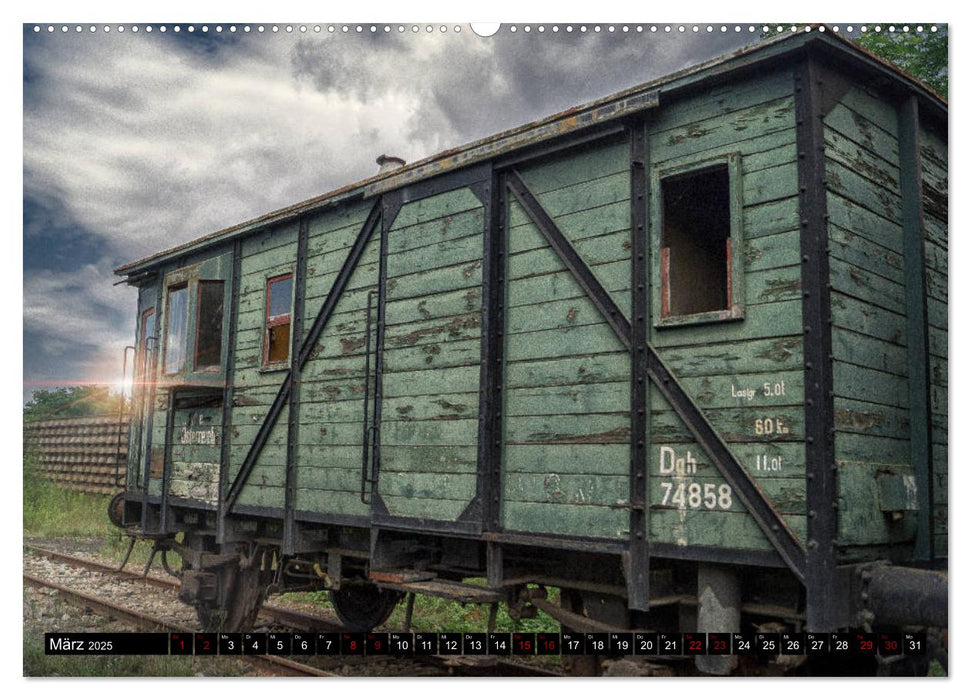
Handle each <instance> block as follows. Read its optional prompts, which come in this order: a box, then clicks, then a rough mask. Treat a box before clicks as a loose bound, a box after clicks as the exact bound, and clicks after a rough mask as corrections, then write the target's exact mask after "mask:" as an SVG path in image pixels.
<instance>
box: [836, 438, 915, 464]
mask: <svg viewBox="0 0 971 700" xmlns="http://www.w3.org/2000/svg"><path fill="white" fill-rule="evenodd" d="M834 441H835V444H836V462H837V464H840V465H842V464H849V463H854V462H865V463H869V464H881V465H888V464H898V465H905V464H910V440H899V439H896V438H889V437H883V436H880V435H857V434H854V433H845V432H837V433H836V435H835V437H834Z"/></svg>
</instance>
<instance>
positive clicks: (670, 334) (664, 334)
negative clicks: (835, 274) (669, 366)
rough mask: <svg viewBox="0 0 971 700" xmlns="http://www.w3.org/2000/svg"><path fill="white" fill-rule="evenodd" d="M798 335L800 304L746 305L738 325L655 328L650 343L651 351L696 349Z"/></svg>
mask: <svg viewBox="0 0 971 700" xmlns="http://www.w3.org/2000/svg"><path fill="white" fill-rule="evenodd" d="M801 334H802V303H801V300H796V299H792V300H789V301H780V302H773V303H769V304H746V306H745V319H744V320H743V321H740V322H732V323H717V324H705V325H697V326H672V327H667V328H655V329H653V330H652V332H651V342H652V343H653V344H654V345H655V347H671V346H674V345H689V344H693V343H697V344H699V345H703V344H707V343H717V342H721V341H727V340H743V339H744V340H754V339H756V338H773V337H781V336H791V335H801Z"/></svg>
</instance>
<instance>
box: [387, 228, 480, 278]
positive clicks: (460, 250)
mask: <svg viewBox="0 0 971 700" xmlns="http://www.w3.org/2000/svg"><path fill="white" fill-rule="evenodd" d="M481 259H482V233H481V231H479V232H476V233H473V234H470V235H468V236H464V237H462V238H456V239H451V240H447V241H442V242H440V243H433V244H432V245H427V246H423V247H421V248H414V249H412V250H407V251H405V252H403V253H393V254H389V255H388V276H389V277H397V276H399V275H408V274H412V273H414V272H417V271H424V270H435V269H438V268H443V267H444V268H447V267H452V266H455V265H459V264H461V263H468V262H470V261H475V260H481Z"/></svg>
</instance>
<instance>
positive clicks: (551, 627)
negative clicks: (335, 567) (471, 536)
mask: <svg viewBox="0 0 971 700" xmlns="http://www.w3.org/2000/svg"><path fill="white" fill-rule="evenodd" d="M467 583H470V584H474V585H480V586H481V585H485V581H484V580H477V579H470V580H469V581H467ZM548 590H549V593H550V598H551V599H552V600H553V601H556V600H558V599H559V591H558V590H557V589H555V588H553V589H548ZM281 599H283V600H292V601H295V602H300V603H307V604H311V605H314V606H317V607H318V608H320V609H321V611H328V612H331V611H333V606H332V605H331V602H330V595H329V594H328V593H327V592H326V591H315V592H313V593H285V594H284V595H283V596H281ZM405 607H406V606H405V600H404V599H402V601H401V602H400V603H399V604H398V606H397V607H396V608H395V609H394V612H393V613H391V617H390V618H388V621H387V622H386V623H385V624H384V625H382V628H385V629H389V630H404V628H405ZM488 622H489V606H488V605H472V604H463V603H459V602H458V601H455V600H449V599H447V598H434V597H431V596H425V595H421V594H418V595H416V596H415V608H414V612H413V614H412V618H411V627H412V629H414V630H417V631H420V632H468V631H469V630H475V631H485V629H486V627H487V626H488ZM559 630H560V623H558V622H557V621H556V620H554V619H553V618H551V617H550V616H549V615H547V614H546V613H544V612H543V611H541V610H537V611H536V617H535V618H525V619H521V620H513V619H512V618H511V617H510V616H509V608H508V607H507V606H506V605H502V604H501V605H500V606H499V611H498V613H497V615H496V625H495V631H496V632H559Z"/></svg>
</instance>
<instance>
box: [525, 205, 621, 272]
mask: <svg viewBox="0 0 971 700" xmlns="http://www.w3.org/2000/svg"><path fill="white" fill-rule="evenodd" d="M627 209H628V211H629V210H630V207H629V206H628V207H627ZM543 243H545V239H544V241H543ZM574 247H575V249H576V251H577V254H579V256H580V257H581V258H582V259H583V261H584V262H585V263H586V264H587V265H591V266H593V265H599V264H603V263H612V262H617V261H619V260H623V261H629V260H630V230H629V229H627V230H621V231H619V232H615V233H609V234H606V235H603V236H597V237H596V238H584V239H582V240H580V241H577V242H576V243H575V245H574ZM629 267H630V263H629V262H628V268H629ZM565 269H566V267H565V266H564V265H563V262H562V261H561V260H560V258H559V257H558V256H557V255H556V253H554V252H553V251H552V249H550V248H549V246H548V245H546V247H544V248H536V249H533V250H529V251H526V252H522V253H515V254H510V255H509V266H508V268H507V274H508V277H509V279H512V280H517V279H522V278H524V277H535V276H536V275H540V274H544V273H549V272H560V271H562V270H565ZM629 278H630V274H629V270H628V280H629Z"/></svg>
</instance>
